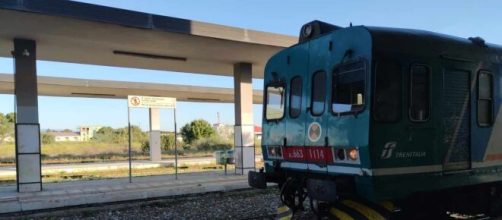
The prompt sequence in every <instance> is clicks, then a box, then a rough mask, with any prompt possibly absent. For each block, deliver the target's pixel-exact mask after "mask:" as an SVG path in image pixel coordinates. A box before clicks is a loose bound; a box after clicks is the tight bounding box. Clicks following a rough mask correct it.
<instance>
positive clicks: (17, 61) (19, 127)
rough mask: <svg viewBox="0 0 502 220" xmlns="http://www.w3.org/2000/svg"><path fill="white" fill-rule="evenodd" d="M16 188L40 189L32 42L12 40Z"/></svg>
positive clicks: (33, 48) (35, 79) (35, 69)
mask: <svg viewBox="0 0 502 220" xmlns="http://www.w3.org/2000/svg"><path fill="white" fill-rule="evenodd" d="M12 55H13V56H14V74H15V75H14V77H15V89H14V90H15V91H14V93H15V96H16V170H17V191H18V192H34V191H40V190H42V175H41V173H42V170H41V165H40V164H41V161H40V124H39V123H38V94H37V68H36V61H37V56H36V55H37V54H36V42H35V41H33V40H26V39H14V51H13V53H12Z"/></svg>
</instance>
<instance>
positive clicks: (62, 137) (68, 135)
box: [47, 131, 82, 142]
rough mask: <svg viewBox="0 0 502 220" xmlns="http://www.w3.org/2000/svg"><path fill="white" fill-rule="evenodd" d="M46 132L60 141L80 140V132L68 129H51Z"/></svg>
mask: <svg viewBox="0 0 502 220" xmlns="http://www.w3.org/2000/svg"><path fill="white" fill-rule="evenodd" d="M47 134H49V135H52V136H54V140H55V141H56V142H62V141H82V139H81V138H80V134H79V133H77V132H70V131H52V132H47Z"/></svg>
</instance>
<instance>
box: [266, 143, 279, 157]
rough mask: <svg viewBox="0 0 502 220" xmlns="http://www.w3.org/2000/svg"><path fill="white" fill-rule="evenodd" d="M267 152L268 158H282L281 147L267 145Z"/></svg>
mask: <svg viewBox="0 0 502 220" xmlns="http://www.w3.org/2000/svg"><path fill="white" fill-rule="evenodd" d="M267 153H268V156H269V157H270V158H277V159H278V158H282V148H281V147H280V146H268V150H267Z"/></svg>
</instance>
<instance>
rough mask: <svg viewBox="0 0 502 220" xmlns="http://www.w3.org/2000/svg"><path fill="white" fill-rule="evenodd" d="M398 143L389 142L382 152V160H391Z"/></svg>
mask: <svg viewBox="0 0 502 220" xmlns="http://www.w3.org/2000/svg"><path fill="white" fill-rule="evenodd" d="M396 145H397V142H395V141H392V142H387V143H386V144H385V146H384V147H383V150H382V155H380V158H381V159H389V158H391V157H392V152H394V149H395V148H396Z"/></svg>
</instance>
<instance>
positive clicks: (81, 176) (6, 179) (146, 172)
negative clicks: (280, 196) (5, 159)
mask: <svg viewBox="0 0 502 220" xmlns="http://www.w3.org/2000/svg"><path fill="white" fill-rule="evenodd" d="M261 166H263V163H257V164H256V167H261ZM224 169H225V167H224V166H223V165H216V164H209V165H191V166H182V167H178V173H195V172H207V171H223V170H224ZM234 169H235V166H234V165H227V172H228V173H233V172H234ZM174 172H175V169H174V167H155V168H144V169H137V168H136V169H133V170H132V176H133V177H140V176H156V175H166V174H174ZM128 176H129V169H122V168H121V169H109V170H97V171H79V172H72V173H67V172H59V173H46V172H43V173H42V181H43V182H44V183H50V182H63V181H76V180H98V179H112V178H124V177H128ZM15 181H16V176H1V177H0V184H14V183H15Z"/></svg>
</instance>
